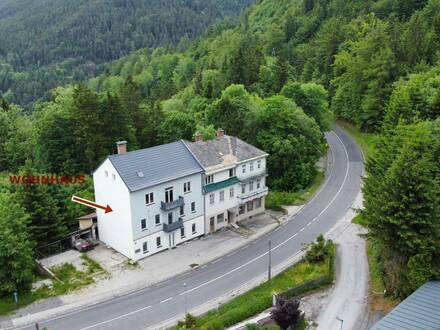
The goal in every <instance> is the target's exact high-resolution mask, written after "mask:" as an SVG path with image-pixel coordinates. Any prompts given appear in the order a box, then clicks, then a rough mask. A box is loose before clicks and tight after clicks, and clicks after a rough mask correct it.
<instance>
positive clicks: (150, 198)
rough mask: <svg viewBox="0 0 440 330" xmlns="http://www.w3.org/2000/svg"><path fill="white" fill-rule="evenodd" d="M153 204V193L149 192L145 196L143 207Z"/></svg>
mask: <svg viewBox="0 0 440 330" xmlns="http://www.w3.org/2000/svg"><path fill="white" fill-rule="evenodd" d="M152 204H154V193H153V192H149V193H147V194H145V205H152Z"/></svg>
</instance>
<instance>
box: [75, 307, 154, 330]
mask: <svg viewBox="0 0 440 330" xmlns="http://www.w3.org/2000/svg"><path fill="white" fill-rule="evenodd" d="M149 308H151V306H147V307H144V308H141V309H138V310H135V311H132V312H130V313H127V314H123V315H119V316H118V317H115V318H112V319H110V320H106V321H102V322H99V323H96V324H93V325H90V326H88V327H85V328H81V330H87V329H92V328H94V327H97V326H100V325H103V324H106V323H110V322H113V321H116V320H119V319H121V318H123V317H126V316H129V315H132V314H135V313H138V312H141V311H144V310H146V309H149Z"/></svg>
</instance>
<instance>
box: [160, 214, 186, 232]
mask: <svg viewBox="0 0 440 330" xmlns="http://www.w3.org/2000/svg"><path fill="white" fill-rule="evenodd" d="M182 227H183V219H182V218H179V220H177V221H175V222H172V223H164V224H163V231H164V232H166V233H171V232H172V231H175V230H177V229H180V228H182Z"/></svg>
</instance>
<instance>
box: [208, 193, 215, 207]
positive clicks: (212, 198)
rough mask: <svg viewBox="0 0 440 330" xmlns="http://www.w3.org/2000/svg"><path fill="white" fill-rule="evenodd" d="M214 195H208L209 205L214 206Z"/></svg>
mask: <svg viewBox="0 0 440 330" xmlns="http://www.w3.org/2000/svg"><path fill="white" fill-rule="evenodd" d="M214 200H215V194H209V205H214Z"/></svg>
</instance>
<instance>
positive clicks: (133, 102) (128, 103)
mask: <svg viewBox="0 0 440 330" xmlns="http://www.w3.org/2000/svg"><path fill="white" fill-rule="evenodd" d="M119 98H120V100H121V106H122V109H123V111H124V114H125V115H126V117H127V118H125V119H126V120H128V122H127V123H128V124H129V125H130V126H132V127H133V128H134V129H135V133H136V142H137V141H138V140H139V138H140V135H141V132H142V129H143V116H142V111H141V109H140V105H141V102H142V96H141V92H140V89H139V86H138V85H137V84H136V83H135V82H134V81H133V78H132V76H128V77H127V79H126V80H125V83H124V85H123V86H122V88H121V90H120V91H119ZM127 138H128V137H127ZM131 142H132V143H133V142H134V141H131Z"/></svg>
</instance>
